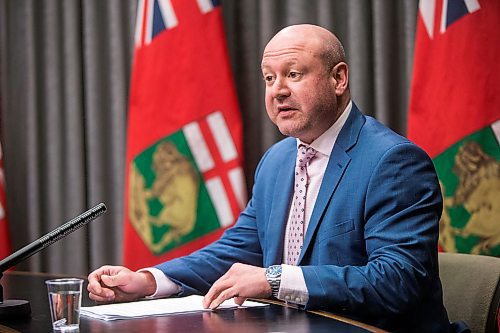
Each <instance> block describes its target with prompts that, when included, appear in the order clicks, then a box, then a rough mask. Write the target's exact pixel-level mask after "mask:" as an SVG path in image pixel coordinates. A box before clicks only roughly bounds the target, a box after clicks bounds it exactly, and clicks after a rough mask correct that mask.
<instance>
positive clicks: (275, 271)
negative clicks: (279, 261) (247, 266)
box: [266, 265, 281, 278]
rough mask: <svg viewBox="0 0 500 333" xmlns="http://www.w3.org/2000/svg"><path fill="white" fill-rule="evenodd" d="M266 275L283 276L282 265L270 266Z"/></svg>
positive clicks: (271, 276)
mask: <svg viewBox="0 0 500 333" xmlns="http://www.w3.org/2000/svg"><path fill="white" fill-rule="evenodd" d="M266 275H267V276H268V277H270V278H273V277H278V276H281V265H274V266H269V268H268V269H267V271H266Z"/></svg>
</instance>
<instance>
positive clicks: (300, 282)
mask: <svg viewBox="0 0 500 333" xmlns="http://www.w3.org/2000/svg"><path fill="white" fill-rule="evenodd" d="M351 109H352V101H349V104H348V105H347V107H346V109H345V111H344V112H343V113H342V115H341V116H340V117H339V119H337V121H336V122H335V123H334V124H333V125H332V126H331V127H330V128H329V129H327V130H326V131H325V132H324V133H323V134H322V135H321V136H320V137H318V138H317V139H316V140H314V141H313V142H312V143H311V144H310V145H308V146H311V147H312V148H314V149H315V150H316V151H317V153H316V155H315V157H314V158H313V159H312V160H311V162H310V163H309V165H308V166H307V172H308V175H309V180H310V182H309V187H308V188H307V197H306V202H308V203H313V204H308V205H306V211H305V225H304V231H305V232H306V230H307V227H308V225H309V220H310V218H311V214H312V211H313V209H314V203H315V202H316V198H317V197H318V193H319V189H320V186H321V182H322V181H323V175H324V173H325V171H326V167H327V165H328V161H329V159H330V154H331V152H332V149H333V146H334V145H335V141H336V140H337V137H338V135H339V133H340V130H341V129H342V127H343V126H344V124H345V122H346V120H347V117H348V116H349V113H350V112H351ZM299 144H304V143H303V142H301V141H300V140H299V139H297V147H298V145H299ZM306 145H307V144H306ZM290 207H293V202H292V204H291V205H290ZM288 223H290V215H289V217H288V221H287V224H288ZM285 230H286V228H285ZM305 232H304V235H305ZM287 238H288V236H287V233H285V242H284V249H283V262H286V257H285V256H286V253H287V251H286V248H287ZM281 266H282V272H281V284H280V289H279V291H278V299H280V300H283V301H287V302H292V303H296V304H300V305H305V304H306V303H307V301H308V300H309V293H308V291H307V286H306V282H305V279H304V274H303V273H302V269H301V268H300V266H292V265H286V264H282V265H281ZM142 271H148V272H150V273H151V274H153V277H154V278H155V280H156V292H155V293H154V294H153V295H151V296H148V298H156V297H166V296H171V295H175V294H177V293H178V292H179V291H180V286H179V285H177V284H176V283H174V282H173V281H172V280H170V279H169V278H168V277H167V276H166V275H165V274H163V272H162V271H160V270H159V269H157V268H154V267H149V268H144V269H141V270H139V272H142Z"/></svg>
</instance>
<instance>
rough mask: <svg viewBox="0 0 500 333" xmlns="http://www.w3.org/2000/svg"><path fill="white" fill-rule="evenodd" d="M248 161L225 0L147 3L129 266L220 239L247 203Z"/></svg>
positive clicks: (136, 92)
mask: <svg viewBox="0 0 500 333" xmlns="http://www.w3.org/2000/svg"><path fill="white" fill-rule="evenodd" d="M242 160H243V159H242V124H241V119H240V115H239V109H238V103H237V99H236V91H235V88H234V83H233V80H232V75H231V70H230V65H229V59H228V57H227V50H226V45H225V37H224V30H223V25H222V15H221V9H220V6H219V4H218V1H211V0H183V1H175V0H162V1H159V0H141V1H139V6H138V13H137V21H136V33H135V54H134V64H133V70H132V81H131V92H130V108H129V119H128V138H127V160H126V162H127V170H126V189H125V192H126V193H125V242H124V264H125V265H126V266H128V267H130V268H132V269H134V268H140V267H145V266H151V265H155V264H158V263H159V262H162V261H165V260H168V259H170V258H175V257H178V256H182V255H185V254H188V253H190V252H192V251H194V250H196V249H199V248H201V247H203V246H205V245H207V244H209V243H211V242H212V241H214V240H216V239H217V238H219V237H220V235H221V234H222V232H223V231H224V230H225V229H226V228H227V227H229V226H231V225H232V224H233V223H234V222H235V221H236V219H237V217H238V215H239V213H240V211H241V210H242V209H243V208H244V206H245V204H246V200H247V198H246V195H247V193H246V185H245V183H244V174H243V169H242Z"/></svg>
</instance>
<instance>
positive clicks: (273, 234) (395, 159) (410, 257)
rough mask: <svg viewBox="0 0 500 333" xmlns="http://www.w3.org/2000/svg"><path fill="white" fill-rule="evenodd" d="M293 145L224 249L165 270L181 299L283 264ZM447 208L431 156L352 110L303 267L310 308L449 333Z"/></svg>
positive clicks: (268, 164)
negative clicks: (444, 259) (239, 271)
mask: <svg viewBox="0 0 500 333" xmlns="http://www.w3.org/2000/svg"><path fill="white" fill-rule="evenodd" d="M296 152H297V146H296V140H295V139H294V138H287V139H284V140H282V141H280V142H278V143H277V144H275V145H274V146H273V147H271V148H270V149H269V150H268V151H267V152H266V154H265V155H264V157H263V158H262V160H261V161H260V163H259V165H258V167H257V171H256V174H255V185H254V187H253V193H252V198H251V200H250V202H249V204H248V206H247V207H246V209H245V210H244V211H243V212H242V214H241V215H240V217H239V218H238V221H237V222H236V224H235V226H234V227H232V228H230V229H228V230H227V231H226V232H225V233H224V235H223V236H222V237H221V239H220V240H218V241H217V242H215V243H213V244H211V245H209V246H207V247H206V248H204V249H202V250H200V251H197V252H195V253H193V254H191V255H189V256H187V257H183V258H179V259H174V260H172V261H169V262H166V263H163V264H161V265H159V266H157V268H159V269H161V270H162V271H163V272H164V273H165V274H166V275H167V276H169V277H170V278H171V279H172V280H173V281H175V282H177V283H178V284H180V285H181V286H182V292H181V294H182V295H188V294H193V293H194V294H205V293H206V292H207V291H208V289H209V288H210V286H211V285H212V283H213V282H214V281H216V280H217V279H218V278H219V277H220V276H221V275H223V274H224V273H225V272H226V271H227V270H228V269H229V268H230V267H231V265H232V264H233V263H236V262H241V263H246V264H250V265H255V266H261V267H267V266H270V265H273V264H281V263H282V254H283V240H284V232H285V224H286V220H287V218H288V211H289V207H290V202H291V194H292V187H293V182H294V178H293V177H294V176H293V175H294V166H295V156H296ZM441 209H442V200H441V193H440V189H439V183H438V180H437V177H436V173H435V170H434V167H433V164H432V161H431V160H430V159H429V157H428V156H427V155H426V154H425V153H424V152H423V151H422V150H421V149H419V148H418V147H417V146H415V145H414V144H412V143H411V142H410V141H408V140H407V139H405V138H403V137H401V136H399V135H397V134H396V133H394V132H392V131H391V130H390V129H388V128H386V127H385V126H383V125H382V124H380V123H379V122H377V121H376V120H374V119H373V118H371V117H367V116H364V115H363V114H362V113H361V112H360V111H359V110H358V109H357V107H356V106H355V105H353V108H352V111H351V114H350V115H349V117H348V119H347V122H346V124H345V125H344V127H343V128H342V130H341V132H340V134H339V136H338V139H337V142H336V143H335V146H334V147H333V150H332V153H331V156H330V161H329V163H328V166H327V169H326V173H325V175H324V178H323V182H322V184H321V188H320V192H319V194H318V198H317V201H316V203H315V205H314V209H313V212H312V215H311V219H310V222H309V226H308V229H307V232H306V235H305V239H304V249H303V251H302V254H301V256H300V258H299V263H298V265H300V266H301V268H302V271H303V273H304V278H305V281H306V284H307V289H308V292H309V301H308V303H307V305H306V307H305V308H306V309H323V310H327V311H332V312H336V313H340V314H342V315H346V316H350V317H353V318H355V319H358V320H361V321H364V322H366V323H371V324H373V325H376V326H378V327H381V328H384V329H388V330H391V331H404V332H410V331H414V332H449V330H450V325H449V321H448V317H447V314H446V310H445V309H444V306H443V302H442V289H441V283H440V280H439V276H438V262H437V238H438V221H439V217H440V214H441Z"/></svg>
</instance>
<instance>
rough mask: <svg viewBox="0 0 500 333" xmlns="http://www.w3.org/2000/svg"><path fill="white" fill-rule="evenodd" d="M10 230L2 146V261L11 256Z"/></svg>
mask: <svg viewBox="0 0 500 333" xmlns="http://www.w3.org/2000/svg"><path fill="white" fill-rule="evenodd" d="M10 250H11V249H10V238H9V228H8V225H7V200H6V197H5V182H4V174H3V152H2V146H1V145H0V259H3V258H5V257H7V256H8V255H9V254H10Z"/></svg>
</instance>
